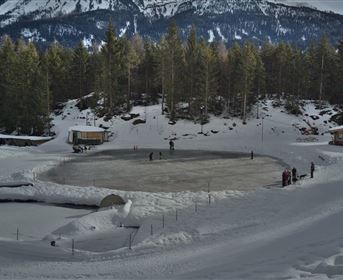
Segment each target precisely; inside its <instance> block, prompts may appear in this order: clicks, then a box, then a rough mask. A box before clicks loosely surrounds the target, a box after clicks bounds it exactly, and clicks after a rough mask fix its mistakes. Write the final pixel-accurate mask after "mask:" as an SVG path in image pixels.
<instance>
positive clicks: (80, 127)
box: [69, 125, 105, 132]
mask: <svg viewBox="0 0 343 280" xmlns="http://www.w3.org/2000/svg"><path fill="white" fill-rule="evenodd" d="M69 131H79V132H104V131H105V129H103V128H101V127H96V126H87V125H77V126H72V127H70V128H69Z"/></svg>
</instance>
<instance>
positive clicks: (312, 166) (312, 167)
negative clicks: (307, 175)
mask: <svg viewBox="0 0 343 280" xmlns="http://www.w3.org/2000/svg"><path fill="white" fill-rule="evenodd" d="M314 169H315V168H314V163H313V161H312V162H311V178H313V174H314Z"/></svg>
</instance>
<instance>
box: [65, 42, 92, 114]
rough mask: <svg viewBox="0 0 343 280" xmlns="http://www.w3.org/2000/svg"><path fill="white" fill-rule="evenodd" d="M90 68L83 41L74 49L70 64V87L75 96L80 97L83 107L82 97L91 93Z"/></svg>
mask: <svg viewBox="0 0 343 280" xmlns="http://www.w3.org/2000/svg"><path fill="white" fill-rule="evenodd" d="M88 68H89V55H88V52H87V49H86V48H85V46H84V45H83V43H82V42H80V43H79V45H78V46H77V47H76V48H75V49H74V51H73V57H72V62H71V66H70V75H69V77H70V87H69V88H70V89H71V92H72V94H73V95H74V96H73V97H74V98H80V103H81V108H82V107H83V103H82V97H83V96H85V95H87V94H89V93H90V88H89V87H88V86H89V84H88V82H87V80H88V79H87V78H88V77H87V73H88V71H89V70H88Z"/></svg>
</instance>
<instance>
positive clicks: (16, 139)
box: [0, 134, 53, 147]
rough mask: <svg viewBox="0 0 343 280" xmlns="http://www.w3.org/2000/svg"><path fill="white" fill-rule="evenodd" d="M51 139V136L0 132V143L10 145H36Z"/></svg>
mask: <svg viewBox="0 0 343 280" xmlns="http://www.w3.org/2000/svg"><path fill="white" fill-rule="evenodd" d="M51 139H53V138H52V137H38V136H15V135H5V134H0V145H10V146H19V147H25V146H38V145H40V144H43V143H45V142H48V141H50V140H51Z"/></svg>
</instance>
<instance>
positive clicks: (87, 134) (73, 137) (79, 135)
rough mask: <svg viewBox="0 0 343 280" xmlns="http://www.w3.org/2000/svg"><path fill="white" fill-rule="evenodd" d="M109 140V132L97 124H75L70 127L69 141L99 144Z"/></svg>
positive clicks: (72, 142)
mask: <svg viewBox="0 0 343 280" xmlns="http://www.w3.org/2000/svg"><path fill="white" fill-rule="evenodd" d="M106 141H108V132H107V131H106V130H105V129H103V128H100V127H96V126H82V125H79V126H73V127H71V128H69V135H68V142H69V143H71V144H75V145H77V144H82V145H99V144H102V143H104V142H106Z"/></svg>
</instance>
